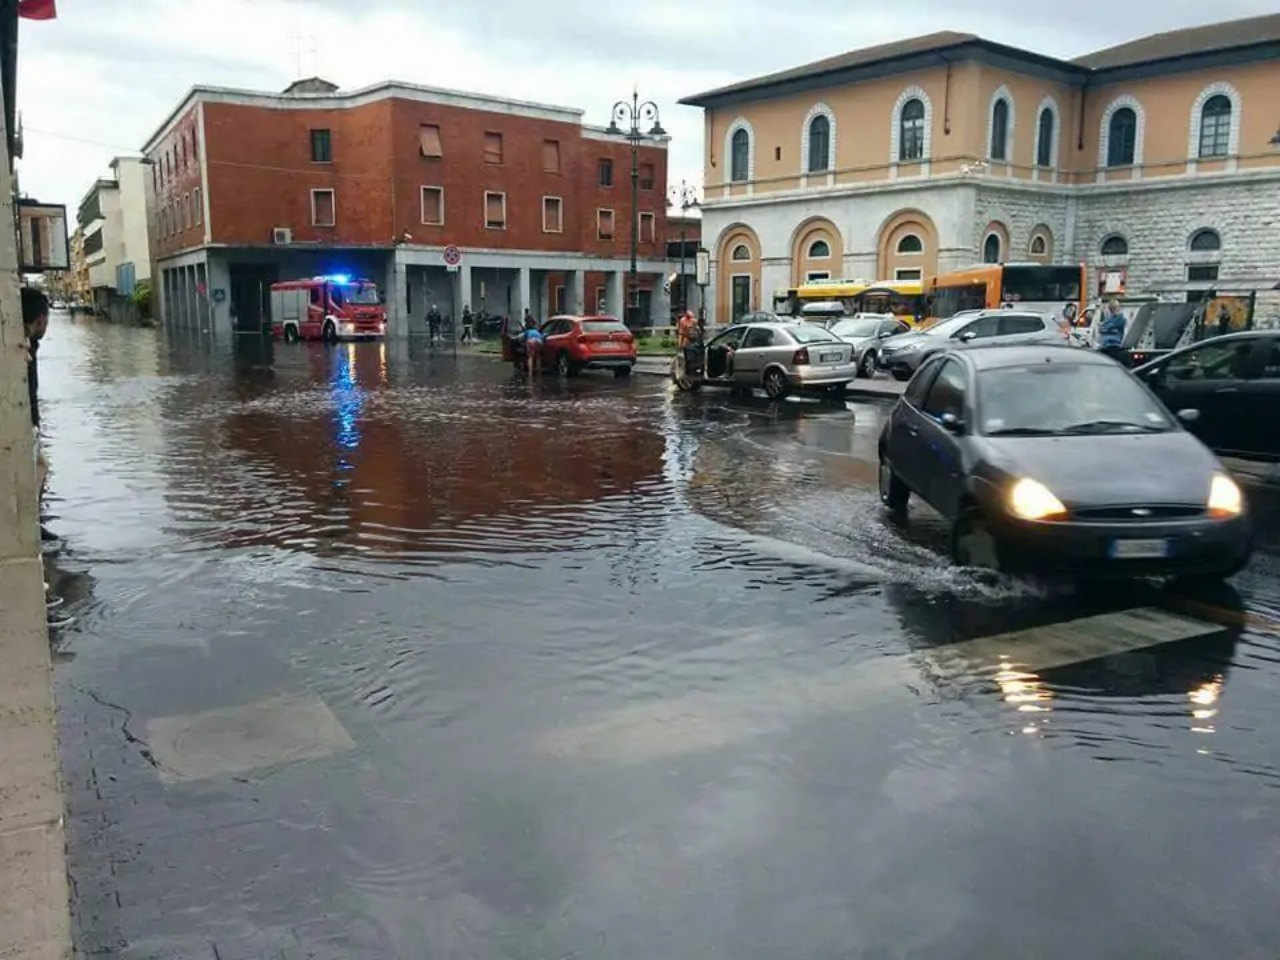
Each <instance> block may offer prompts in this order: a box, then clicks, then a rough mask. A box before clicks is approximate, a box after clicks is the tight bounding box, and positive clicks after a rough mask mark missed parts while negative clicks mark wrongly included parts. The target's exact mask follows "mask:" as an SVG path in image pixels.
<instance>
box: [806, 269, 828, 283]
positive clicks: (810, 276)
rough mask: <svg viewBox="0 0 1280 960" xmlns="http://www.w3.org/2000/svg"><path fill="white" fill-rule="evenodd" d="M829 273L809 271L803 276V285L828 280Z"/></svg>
mask: <svg viewBox="0 0 1280 960" xmlns="http://www.w3.org/2000/svg"><path fill="white" fill-rule="evenodd" d="M830 279H831V273H830V271H828V270H810V271H809V272H808V273H806V274H805V275H804V282H805V283H818V282H820V281H822V280H830Z"/></svg>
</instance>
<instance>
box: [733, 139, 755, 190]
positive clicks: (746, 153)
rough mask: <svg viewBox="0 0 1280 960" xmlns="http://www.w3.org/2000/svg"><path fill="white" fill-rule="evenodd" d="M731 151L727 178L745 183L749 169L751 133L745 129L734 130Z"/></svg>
mask: <svg viewBox="0 0 1280 960" xmlns="http://www.w3.org/2000/svg"><path fill="white" fill-rule="evenodd" d="M731 153H732V156H731V157H730V158H729V179H730V180H731V181H733V182H734V183H746V182H747V177H748V171H749V170H750V169H751V163H750V161H751V134H749V133H747V131H746V130H735V131H734V133H733V140H732V150H731Z"/></svg>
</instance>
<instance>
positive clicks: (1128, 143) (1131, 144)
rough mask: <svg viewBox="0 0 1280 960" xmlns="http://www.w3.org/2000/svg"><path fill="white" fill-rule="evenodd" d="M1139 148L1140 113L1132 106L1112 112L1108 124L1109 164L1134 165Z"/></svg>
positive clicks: (1119, 165)
mask: <svg viewBox="0 0 1280 960" xmlns="http://www.w3.org/2000/svg"><path fill="white" fill-rule="evenodd" d="M1137 150H1138V115H1137V114H1136V113H1135V112H1134V110H1133V108H1132V107H1121V108H1120V109H1119V110H1117V111H1116V112H1115V113H1113V114H1111V120H1110V122H1109V123H1108V125H1107V166H1108V167H1129V166H1133V159H1134V156H1135V155H1136V154H1137Z"/></svg>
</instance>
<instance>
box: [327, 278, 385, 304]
mask: <svg viewBox="0 0 1280 960" xmlns="http://www.w3.org/2000/svg"><path fill="white" fill-rule="evenodd" d="M333 302H334V303H337V304H342V303H355V304H360V305H363V306H372V305H374V304H377V303H378V302H379V301H378V288H377V286H375V285H374V284H372V283H360V284H356V283H343V284H337V285H335V286H334V288H333Z"/></svg>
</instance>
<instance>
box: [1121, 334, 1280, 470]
mask: <svg viewBox="0 0 1280 960" xmlns="http://www.w3.org/2000/svg"><path fill="white" fill-rule="evenodd" d="M1134 374H1135V375H1136V376H1137V377H1138V378H1139V379H1140V380H1142V381H1143V382H1144V383H1145V384H1146V385H1147V386H1148V387H1149V388H1150V389H1151V391H1152V392H1153V393H1154V394H1155V395H1156V396H1157V397H1159V398H1160V402H1161V403H1163V404H1164V405H1165V407H1167V408H1168V409H1169V411H1170V412H1171V413H1173V414H1174V415H1175V416H1177V417H1178V419H1179V420H1181V421H1182V422H1183V425H1184V426H1185V427H1186V428H1187V430H1189V431H1190V432H1191V433H1193V434H1195V435H1196V436H1197V437H1199V438H1200V440H1201V441H1202V442H1203V443H1204V444H1205V445H1206V446H1207V447H1209V448H1210V449H1211V450H1213V451H1214V452H1215V453H1218V454H1221V455H1223V456H1231V457H1247V458H1254V459H1258V460H1270V461H1280V331H1276V330H1254V331H1251V332H1249V333H1231V334H1227V335H1226V336H1225V337H1214V338H1212V339H1210V340H1201V341H1200V342H1199V343H1194V344H1192V345H1191V346H1188V347H1183V348H1182V349H1180V350H1176V351H1174V352H1173V353H1171V354H1169V355H1168V356H1165V357H1163V358H1162V359H1159V360H1155V361H1153V362H1152V363H1148V364H1145V365H1144V366H1141V367H1139V368H1138V369H1137V370H1135V371H1134Z"/></svg>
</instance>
